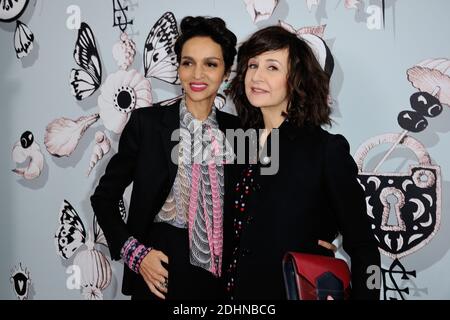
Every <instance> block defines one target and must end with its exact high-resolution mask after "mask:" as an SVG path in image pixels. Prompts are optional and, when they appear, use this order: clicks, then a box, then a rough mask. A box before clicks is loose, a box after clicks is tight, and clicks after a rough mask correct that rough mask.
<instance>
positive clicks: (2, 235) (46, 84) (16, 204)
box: [0, 0, 450, 299]
mask: <svg viewBox="0 0 450 320" xmlns="http://www.w3.org/2000/svg"><path fill="white" fill-rule="evenodd" d="M0 2H3V1H0ZM250 2H251V1H250ZM256 2H258V1H256ZM262 2H270V1H262ZM345 2H346V1H338V0H322V1H320V3H319V5H318V6H313V7H312V8H311V10H309V9H308V6H307V1H304V0H295V1H294V0H280V1H279V3H278V5H277V7H276V8H275V10H274V11H273V14H272V16H271V17H270V18H269V19H266V20H264V21H261V22H258V23H254V22H253V20H252V19H251V16H250V15H249V13H248V12H247V10H246V7H245V3H244V1H243V0H227V1H219V0H215V1H214V0H196V1H182V0H169V1H160V0H131V1H128V2H127V3H128V5H129V10H128V12H127V15H128V17H129V18H131V19H133V25H132V26H129V27H128V29H127V32H128V34H129V35H130V36H131V38H132V39H133V41H134V42H135V43H136V45H137V53H136V57H135V61H134V64H133V68H135V69H136V70H138V71H139V72H141V73H143V69H144V66H143V62H142V61H143V60H142V55H143V48H144V43H145V40H146V38H147V35H148V33H149V31H150V29H151V28H152V26H153V25H154V24H155V22H156V21H157V20H158V19H159V18H160V17H161V16H162V14H163V13H165V12H166V11H171V12H173V14H174V15H175V17H176V19H177V20H178V22H179V21H181V19H182V18H183V17H184V16H186V15H209V16H219V17H221V18H223V19H224V20H225V21H226V22H227V24H228V26H229V27H230V29H231V30H233V31H234V32H235V33H236V35H237V37H238V39H239V40H240V41H241V40H244V39H245V38H246V37H247V36H248V35H249V34H251V33H252V32H254V31H256V30H257V29H259V28H261V27H264V26H267V25H271V24H277V23H278V21H279V20H282V21H285V22H287V23H289V24H291V25H292V26H294V27H295V28H296V29H299V28H300V27H304V26H316V25H321V24H326V29H325V33H324V36H323V38H324V40H325V41H326V43H327V44H328V46H329V47H330V49H331V51H332V53H333V56H334V61H335V69H334V73H333V77H332V98H333V119H334V121H335V124H334V126H333V127H332V129H331V131H332V132H335V133H342V134H344V135H345V136H346V138H347V139H348V140H349V142H350V145H351V152H352V154H354V153H355V151H356V150H357V148H358V147H359V146H360V145H361V144H363V143H364V142H365V141H367V140H368V139H369V138H371V137H374V136H377V135H380V134H384V133H388V132H394V133H399V132H401V130H402V129H401V128H400V127H399V125H398V123H397V115H398V113H399V112H400V111H402V110H410V109H411V107H410V102H409V97H410V95H411V94H413V93H414V92H416V91H417V89H416V88H414V87H413V85H412V83H411V82H410V81H408V78H407V70H408V69H409V68H411V67H413V66H414V65H416V64H418V63H420V62H421V61H424V60H426V59H437V58H444V59H450V42H449V41H448V40H447V39H448V32H449V31H450V20H449V19H448V12H450V2H449V1H446V0H430V1H422V0H408V1H406V0H386V1H385V5H386V8H385V27H384V28H383V27H382V25H381V28H380V29H378V28H375V29H372V30H371V29H370V27H372V26H373V23H374V21H375V25H376V21H377V19H378V18H379V16H377V15H376V12H378V11H377V8H381V4H382V1H381V0H372V1H369V0H362V1H360V3H359V4H357V8H356V9H349V8H346V7H345V5H344V3H345ZM71 5H75V6H77V8H79V9H80V16H81V21H83V22H86V23H88V24H89V26H90V27H91V29H92V31H93V33H94V35H95V39H96V44H97V48H98V52H99V55H100V57H101V62H102V68H103V82H104V81H105V79H106V77H107V75H109V74H111V73H114V72H116V71H117V65H116V63H115V61H114V59H113V56H112V53H111V50H112V47H113V45H114V44H115V43H116V42H117V40H118V38H119V34H120V31H119V28H117V27H116V28H114V27H113V26H112V25H113V5H112V1H111V0H98V1H88V0H77V1H76V0H71V1H69V0H58V1H56V0H41V1H37V0H31V1H30V3H29V4H28V6H27V8H26V10H25V12H24V13H23V15H22V16H21V17H20V21H22V22H23V23H25V24H26V25H27V26H29V27H30V29H31V30H32V32H33V34H34V37H35V40H34V48H33V50H32V51H31V52H30V54H29V55H28V56H26V57H24V58H22V59H20V60H19V59H17V58H16V53H15V50H14V41H13V39H14V29H15V27H16V23H15V22H13V23H5V22H0V43H1V46H0V97H1V100H0V106H1V114H2V116H1V118H0V123H1V125H0V145H1V147H2V149H3V152H2V153H1V154H0V163H1V165H0V168H1V170H0V179H1V186H2V191H1V193H0V198H1V206H0V252H1V253H0V298H1V299H16V294H15V291H14V289H13V285H12V282H11V279H10V278H11V276H12V270H13V269H15V268H16V267H18V266H19V265H21V266H22V267H23V268H24V269H25V268H26V270H27V271H28V272H29V275H30V278H31V283H32V285H31V290H30V292H29V293H28V299H83V296H82V295H81V294H80V290H77V289H73V290H71V289H68V287H67V279H68V277H69V276H70V274H67V273H66V269H67V267H68V266H70V265H71V264H72V263H73V257H72V259H68V260H64V259H61V257H60V256H59V255H58V254H57V250H56V247H55V244H54V235H55V232H56V230H57V228H58V226H59V225H60V224H59V222H58V215H59V211H60V208H61V204H62V203H63V201H64V200H67V201H68V202H69V203H70V204H71V205H72V206H73V208H74V209H75V210H76V211H77V213H78V215H79V217H80V219H81V220H82V221H83V224H84V227H85V229H86V231H87V230H88V229H91V228H92V218H93V212H92V209H91V207H90V202H89V196H90V195H91V194H92V192H93V188H94V187H95V186H96V184H97V182H98V179H99V177H100V176H101V175H102V173H103V171H104V169H105V166H106V164H107V162H108V160H109V158H110V157H111V155H112V154H114V152H115V151H116V150H117V141H118V138H119V135H117V134H113V133H111V132H109V131H106V132H107V135H108V136H109V137H110V139H111V141H112V150H111V151H110V152H109V153H108V154H106V155H105V157H104V158H103V159H102V160H100V162H99V163H98V164H97V166H96V167H95V168H94V169H93V171H92V173H91V175H90V176H89V177H86V174H85V173H86V170H87V168H88V165H89V160H90V157H91V152H92V149H93V147H94V134H95V132H96V131H98V130H103V131H104V130H105V128H104V126H103V124H102V122H101V121H98V122H97V123H95V124H94V125H93V126H92V127H91V128H89V129H88V130H87V131H86V133H85V134H84V136H83V137H82V138H81V140H80V143H79V144H78V146H77V148H76V149H75V151H74V152H73V154H71V155H70V157H61V158H57V157H54V156H52V155H51V154H50V153H49V152H48V151H47V150H46V147H45V145H44V135H45V129H46V126H47V125H48V124H49V123H50V122H52V121H53V120H55V119H58V118H61V117H66V118H69V119H72V120H75V119H78V118H79V117H81V116H88V115H92V114H94V113H97V112H98V107H97V97H98V95H99V94H100V90H98V91H97V92H96V93H94V94H93V96H91V97H89V98H86V99H85V100H83V101H77V100H76V99H75V98H74V97H73V96H72V94H71V89H70V85H69V74H70V70H71V69H72V68H74V67H77V65H76V63H75V61H74V58H73V50H74V46H75V41H76V39H77V34H78V31H77V30H72V29H70V28H68V27H67V20H68V19H69V18H70V17H71V14H68V13H67V12H66V11H67V8H68V7H69V6H71ZM372 10H375V11H372ZM380 10H381V9H380ZM367 11H369V12H370V13H367ZM374 12H375V13H374ZM380 12H381V11H380ZM373 19H375V20H373ZM442 81H443V84H445V83H444V82H445V81H450V80H449V79H448V78H447V80H445V77H444V78H443V80H442ZM150 82H151V86H152V93H153V101H159V100H163V99H167V98H171V97H174V96H175V95H177V94H179V92H180V89H179V87H178V86H173V85H170V84H167V83H165V82H162V81H159V80H157V79H151V80H150ZM443 88H444V89H445V86H443ZM443 88H441V90H444V89H443ZM447 90H448V88H447ZM441 97H442V95H441ZM442 100H443V99H442V98H441V102H442ZM226 110H228V111H230V112H233V111H234V110H233V107H232V106H231V105H227V107H226ZM428 120H429V121H428V122H429V126H428V128H426V129H425V130H424V131H422V132H420V133H417V134H415V133H413V134H410V135H411V136H412V137H414V138H415V139H417V140H419V141H420V142H421V143H422V144H423V145H424V146H425V148H426V150H427V151H428V152H429V154H430V156H431V158H432V161H433V163H434V164H436V165H439V166H440V168H441V181H442V182H441V185H442V188H441V196H442V205H441V210H440V215H441V223H440V228H439V230H438V231H437V233H436V234H435V236H434V237H432V238H430V241H429V242H428V244H427V245H425V246H424V247H423V248H421V249H420V250H417V251H415V252H414V253H412V254H409V255H406V256H405V257H402V258H401V259H400V262H401V264H402V265H403V266H404V267H405V268H406V270H407V271H415V272H416V275H415V277H413V276H411V277H410V279H411V281H407V282H405V281H403V282H402V281H398V284H399V285H400V287H403V288H406V287H408V288H409V290H410V291H409V294H405V293H404V294H403V298H405V299H449V298H450V277H449V276H448V273H449V271H448V270H450V253H449V250H448V249H449V246H450V224H449V219H448V214H449V210H450V195H449V189H450V182H449V172H450V151H449V150H450V148H449V147H450V143H449V141H450V132H449V131H450V110H449V106H448V105H444V108H443V112H442V114H440V115H439V116H438V117H436V118H430V119H428ZM25 131H31V132H32V133H33V135H34V139H35V142H36V143H38V144H39V146H40V148H41V151H42V154H43V156H44V166H43V169H42V172H41V175H40V176H39V177H37V178H36V179H33V180H26V179H24V178H23V177H20V176H19V175H17V174H15V173H13V172H11V169H14V168H15V167H16V163H15V162H14V161H13V160H12V157H11V151H12V148H13V146H14V144H15V143H16V142H17V141H19V139H20V136H21V135H22V133H23V132H25ZM387 148H388V146H386V147H379V149H377V151H373V152H371V153H370V155H369V157H368V158H367V162H366V163H367V164H368V166H369V167H370V166H372V167H373V166H374V165H375V164H376V163H377V162H378V161H379V160H380V158H381V157H382V156H383V154H384V152H385V151H386V149H387ZM398 149H399V148H398ZM414 161H415V160H414V156H413V154H412V153H411V152H408V151H406V150H404V149H399V150H396V151H394V152H393V154H392V155H391V157H390V158H389V159H388V160H387V161H386V163H385V165H384V166H383V168H382V170H383V172H384V171H386V172H387V171H396V172H400V171H406V169H407V166H408V165H409V164H411V163H413V162H414ZM127 199H128V197H127V196H126V197H125V204H126V206H127V205H128V200H127ZM97 249H98V250H100V251H102V252H103V253H104V254H105V256H106V257H107V259H108V260H110V259H109V254H108V251H107V249H106V248H105V247H104V246H101V245H100V246H97ZM80 250H81V249H80ZM392 262H393V259H392V257H388V256H386V255H383V267H384V268H385V269H386V270H388V269H389V267H390V266H391V264H392ZM111 267H112V280H111V284H110V285H109V286H108V287H107V288H105V290H104V291H103V297H104V298H105V299H126V297H124V296H123V295H121V293H120V287H121V274H122V268H123V265H122V264H121V263H119V262H111ZM386 284H387V283H386ZM388 297H396V298H401V297H400V295H399V294H398V293H397V294H396V293H395V292H393V291H391V292H390V293H389V295H388Z"/></svg>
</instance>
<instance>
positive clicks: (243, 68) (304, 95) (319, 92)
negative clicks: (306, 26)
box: [230, 26, 331, 128]
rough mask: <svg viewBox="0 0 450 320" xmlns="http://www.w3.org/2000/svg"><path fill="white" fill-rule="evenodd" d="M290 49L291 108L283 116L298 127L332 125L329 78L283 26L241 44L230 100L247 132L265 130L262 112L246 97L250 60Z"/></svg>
mask: <svg viewBox="0 0 450 320" xmlns="http://www.w3.org/2000/svg"><path fill="white" fill-rule="evenodd" d="M285 48H287V49H288V52H289V58H288V59H289V68H288V70H289V71H288V72H289V76H288V79H287V86H288V88H287V92H288V100H289V103H288V107H287V113H285V112H283V116H285V117H286V118H288V119H289V121H290V122H293V123H295V124H296V125H298V126H303V125H304V124H305V123H310V124H312V125H317V126H320V125H323V124H328V125H331V118H330V114H331V109H330V106H329V104H328V94H329V83H330V76H329V75H328V74H327V73H326V72H325V71H323V69H322V68H321V66H320V64H319V62H318V61H317V59H316V57H315V56H314V53H313V51H312V50H311V48H310V47H309V46H308V44H307V43H306V42H305V41H303V40H301V39H299V38H298V37H297V35H295V34H293V33H291V32H289V31H287V30H285V29H283V28H282V27H280V26H271V27H267V28H264V29H261V30H259V31H257V32H255V33H254V34H253V35H252V36H251V37H250V38H249V39H248V40H247V41H245V42H244V43H242V44H241V46H240V47H239V51H238V57H237V75H236V77H234V78H233V80H232V81H231V86H230V96H231V98H232V100H233V102H234V104H235V106H236V109H237V112H238V115H239V117H240V118H241V121H242V124H243V126H244V128H263V127H264V121H263V117H262V113H261V110H260V109H259V108H256V107H254V106H252V105H251V104H250V102H249V101H248V99H247V96H246V94H245V74H246V72H247V67H248V61H249V59H251V58H253V57H255V56H257V55H260V54H262V53H264V52H267V51H276V50H282V49H285Z"/></svg>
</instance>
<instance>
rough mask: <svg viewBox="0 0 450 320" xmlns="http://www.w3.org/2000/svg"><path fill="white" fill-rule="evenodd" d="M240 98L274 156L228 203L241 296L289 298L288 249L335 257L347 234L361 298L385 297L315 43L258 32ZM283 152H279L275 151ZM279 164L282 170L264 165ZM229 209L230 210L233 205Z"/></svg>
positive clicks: (254, 167)
mask: <svg viewBox="0 0 450 320" xmlns="http://www.w3.org/2000/svg"><path fill="white" fill-rule="evenodd" d="M237 62H238V65H237V76H236V77H235V78H234V79H233V80H232V83H231V89H230V90H231V92H230V95H231V97H232V98H233V101H234V103H235V106H236V108H237V111H238V115H239V116H240V118H241V120H242V122H243V126H244V128H247V129H248V128H254V129H260V130H259V131H260V135H259V139H258V140H259V145H260V147H261V148H262V149H263V150H266V149H265V148H267V149H271V151H272V152H271V154H270V157H267V156H265V157H263V156H262V154H261V156H260V157H259V158H260V159H262V160H261V161H257V162H256V161H255V162H256V163H255V164H248V165H245V166H244V168H242V171H241V173H240V178H238V179H237V184H236V185H235V190H234V193H235V194H234V196H231V197H230V198H229V199H230V202H229V203H226V214H225V219H226V221H225V226H224V232H225V233H224V234H225V248H224V250H225V251H227V252H228V251H229V252H230V253H231V254H230V256H229V257H227V258H226V261H225V265H224V270H225V272H226V276H225V281H226V289H227V292H228V295H229V296H230V297H231V298H232V299H286V290H285V287H284V279H283V273H282V259H283V256H284V255H285V254H286V253H287V252H289V251H297V252H304V253H312V254H319V255H325V256H332V255H333V250H330V248H331V247H330V246H329V245H327V243H328V244H329V243H331V242H332V241H333V240H334V239H335V238H336V236H337V235H338V233H341V234H342V236H343V247H344V250H345V251H346V253H347V254H348V255H349V256H350V258H351V271H352V297H351V298H355V299H378V298H379V290H378V289H373V290H369V288H368V287H367V284H366V282H367V280H368V276H369V275H368V274H367V268H368V267H369V266H379V265H380V256H379V253H378V248H377V243H376V241H375V239H374V237H373V234H372V232H371V229H370V226H369V222H368V218H367V216H366V203H365V200H364V193H363V190H362V188H361V186H360V185H359V183H358V181H357V176H356V175H357V167H356V165H355V163H354V161H353V159H352V157H351V155H350V154H349V149H350V148H349V144H348V142H347V141H346V139H345V138H344V137H343V136H341V135H333V134H330V133H328V132H327V131H325V130H324V129H322V128H321V126H322V125H330V124H331V118H330V113H331V110H330V107H329V105H328V95H329V81H330V76H329V75H328V74H327V73H326V72H324V71H323V70H322V69H321V66H320V65H319V63H318V61H317V59H316V57H315V56H314V53H313V51H312V50H311V48H310V47H309V46H308V44H307V43H306V42H305V41H303V40H301V39H299V38H298V37H297V36H296V35H295V34H293V33H290V32H289V31H286V30H285V29H283V28H282V27H278V26H272V27H267V28H264V29H262V30H259V31H257V32H256V33H254V34H253V35H252V36H251V37H250V38H249V39H248V40H247V41H245V42H244V43H243V44H242V45H241V46H240V48H239V51H238V61H237ZM277 150H278V151H279V152H276V151H277ZM275 161H277V162H278V170H277V172H276V173H275V174H270V175H267V174H266V175H265V174H263V170H262V169H263V168H265V167H267V166H268V164H270V163H271V162H275ZM228 211H229V212H228Z"/></svg>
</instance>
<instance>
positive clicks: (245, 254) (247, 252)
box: [242, 249, 251, 257]
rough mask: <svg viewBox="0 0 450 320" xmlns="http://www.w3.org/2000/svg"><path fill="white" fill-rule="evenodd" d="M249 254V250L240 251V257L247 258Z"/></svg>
mask: <svg viewBox="0 0 450 320" xmlns="http://www.w3.org/2000/svg"><path fill="white" fill-rule="evenodd" d="M250 253H251V251H250V250H249V249H242V256H243V257H245V256H248V255H249V254H250Z"/></svg>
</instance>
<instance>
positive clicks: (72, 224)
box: [55, 200, 126, 259]
mask: <svg viewBox="0 0 450 320" xmlns="http://www.w3.org/2000/svg"><path fill="white" fill-rule="evenodd" d="M118 205H119V210H120V212H121V216H122V218H123V219H125V217H126V209H125V205H124V203H123V200H120V201H119V203H118ZM86 242H87V233H86V229H85V227H84V225H83V222H82V221H81V219H80V216H79V215H78V213H77V211H76V210H75V209H74V208H73V206H72V205H71V204H70V203H69V201H67V200H64V201H63V203H62V205H61V208H60V210H59V226H58V229H57V231H56V233H55V245H56V249H57V253H58V255H59V256H60V257H61V258H63V259H69V258H70V257H72V256H73V254H74V253H75V252H76V251H77V250H78V249H79V248H80V247H81V246H82V245H83V244H86ZM93 242H94V243H96V244H102V245H105V246H108V245H107V243H106V239H105V237H104V235H103V231H102V230H101V229H100V226H99V225H98V224H97V221H96V219H95V216H94V239H93Z"/></svg>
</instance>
